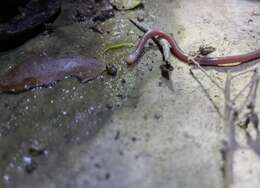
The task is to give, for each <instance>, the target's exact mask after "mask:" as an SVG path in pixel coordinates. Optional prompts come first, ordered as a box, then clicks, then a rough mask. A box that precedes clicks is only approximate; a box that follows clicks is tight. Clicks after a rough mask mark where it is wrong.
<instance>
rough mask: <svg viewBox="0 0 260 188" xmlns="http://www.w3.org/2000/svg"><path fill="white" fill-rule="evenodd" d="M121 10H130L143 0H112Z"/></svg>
mask: <svg viewBox="0 0 260 188" xmlns="http://www.w3.org/2000/svg"><path fill="white" fill-rule="evenodd" d="M111 3H112V4H113V5H114V6H115V7H116V8H117V9H119V10H130V9H134V8H136V7H137V6H139V5H140V4H141V3H142V1H141V0H112V2H111Z"/></svg>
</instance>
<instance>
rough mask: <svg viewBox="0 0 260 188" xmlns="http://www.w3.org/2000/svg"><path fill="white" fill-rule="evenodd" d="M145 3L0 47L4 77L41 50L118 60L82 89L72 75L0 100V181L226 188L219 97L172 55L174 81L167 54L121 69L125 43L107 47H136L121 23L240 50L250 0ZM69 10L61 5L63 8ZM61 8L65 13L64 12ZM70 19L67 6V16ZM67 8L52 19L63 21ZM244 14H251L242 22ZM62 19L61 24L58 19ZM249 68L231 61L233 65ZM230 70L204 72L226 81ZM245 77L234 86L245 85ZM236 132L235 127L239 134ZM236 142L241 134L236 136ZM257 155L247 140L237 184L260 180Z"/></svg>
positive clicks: (248, 35)
mask: <svg viewBox="0 0 260 188" xmlns="http://www.w3.org/2000/svg"><path fill="white" fill-rule="evenodd" d="M143 3H144V7H145V8H144V10H142V9H136V10H132V11H125V12H124V11H121V12H116V13H115V17H114V18H112V19H110V20H107V21H105V22H104V23H101V24H100V26H99V27H100V29H101V30H102V31H104V33H103V34H99V33H96V32H93V31H92V30H91V29H88V28H89V27H88V24H84V23H79V24H67V25H66V24H64V26H60V27H59V28H57V29H56V30H55V31H54V32H53V33H50V34H48V33H44V34H41V35H39V36H37V37H35V38H33V39H32V40H30V41H28V42H27V43H26V44H24V45H23V46H21V47H19V48H17V49H15V50H12V51H9V52H5V53H2V54H1V57H0V62H2V63H1V64H0V73H1V74H2V73H4V72H5V71H7V70H8V69H10V68H11V67H12V66H14V65H15V64H18V63H19V62H23V61H29V60H30V59H31V58H34V57H37V56H45V55H48V56H53V57H64V56H69V55H77V54H79V55H82V56H85V57H89V56H91V57H97V58H99V59H102V60H103V61H105V62H106V63H107V64H115V65H116V66H117V67H118V74H117V76H115V77H112V76H109V75H107V74H104V75H103V76H101V77H100V78H99V79H96V80H94V81H91V82H88V83H86V84H80V83H79V82H78V81H77V80H75V79H73V78H68V79H66V80H64V81H61V82H58V83H57V84H56V85H55V86H53V87H49V88H39V89H35V90H33V91H30V92H25V93H22V94H19V95H10V94H1V95H0V101H1V102H0V109H1V115H0V118H1V119H0V159H1V160H0V187H19V188H20V187H21V188H23V187H24V188H28V187H43V188H44V187H48V188H49V187H50V188H52V187H53V188H59V187H67V188H72V187H73V188H75V187H79V188H82V187H93V188H94V187H95V188H96V187H99V188H103V187H113V188H121V187H122V188H123V187H124V188H128V187H140V188H146V187H149V188H150V187H165V188H166V187H167V188H168V187H174V188H175V187H176V188H179V187H181V188H182V187H194V188H196V187H198V188H204V187H205V188H208V187H221V186H223V177H222V172H221V167H222V165H223V162H222V160H221V154H220V149H221V148H222V141H223V139H225V136H226V134H225V129H224V124H223V120H222V118H221V117H220V115H219V114H218V113H217V112H216V109H215V108H214V106H213V105H212V101H213V102H214V103H215V104H216V105H218V106H219V107H220V109H222V108H223V106H224V102H223V96H222V93H221V92H220V91H219V90H218V89H217V88H215V87H214V85H213V84H212V83H211V82H209V80H208V79H207V78H206V77H205V76H204V75H203V74H201V72H200V71H199V70H195V72H196V75H197V76H198V77H199V78H200V80H201V82H202V83H203V86H204V87H205V88H206V90H207V91H208V92H209V95H210V96H211V97H210V99H209V98H208V97H207V96H206V94H205V92H204V91H203V89H202V88H201V86H200V85H199V84H198V82H197V81H196V80H195V79H194V78H193V77H192V76H191V75H190V73H189V69H190V67H189V66H187V65H185V64H183V63H181V62H179V61H177V60H176V59H174V58H172V63H173V66H174V71H173V73H172V75H171V80H170V81H168V80H165V79H164V78H162V76H161V74H160V69H159V66H160V65H161V64H162V57H161V54H160V53H159V52H158V50H153V49H150V50H147V52H146V53H145V55H144V56H143V58H142V60H141V61H140V62H139V64H137V65H135V66H133V67H127V66H126V64H125V62H124V58H125V57H126V56H127V54H128V53H129V52H130V51H131V49H119V50H115V51H112V52H107V53H104V49H106V47H107V46H108V45H110V44H112V43H114V42H118V41H129V42H131V41H132V42H136V41H137V40H138V36H141V35H142V33H141V32H140V31H138V30H137V29H136V28H135V27H134V26H133V25H131V24H130V23H129V21H128V18H129V17H131V18H136V16H137V15H138V14H143V15H144V18H145V19H144V23H145V24H147V25H149V26H150V27H157V28H161V29H162V30H164V31H167V32H169V33H173V34H174V35H175V36H176V40H177V41H178V42H179V44H180V46H181V47H182V48H183V49H185V51H187V52H189V51H194V50H195V51H196V50H197V49H198V47H199V46H200V45H201V44H209V45H212V46H214V47H216V48H217V51H216V52H215V53H214V55H227V54H232V53H233V54H235V53H243V52H245V51H250V50H252V49H255V48H257V47H258V44H259V37H260V36H259V35H260V34H259V29H260V28H259V27H260V17H252V16H251V11H252V10H254V9H257V8H258V7H260V6H259V5H260V4H259V2H257V1H244V0H236V1H235V0H229V1H225V0H221V1H213V0H206V1H205V0H204V1H202V0H195V1H188V0H180V1H179V0H174V1H170V0H163V1H153V0H146V1H143ZM65 9H68V7H65ZM65 12H67V11H65ZM64 14H65V13H64ZM66 16H67V15H66V14H65V15H61V17H60V18H59V19H58V21H57V22H60V23H62V24H63V23H66V20H65V21H64V19H66ZM249 20H250V21H249ZM62 24H61V25H62ZM253 66H255V63H254V62H253V63H250V64H249V65H245V66H239V67H234V68H231V69H230V70H231V71H232V72H238V71H240V70H244V69H246V68H248V67H253ZM226 71H227V69H226V68H218V69H208V72H209V74H210V75H212V76H213V77H214V78H216V79H217V80H218V81H219V82H220V83H222V84H224V81H225V75H226ZM246 81H247V77H246V76H244V77H242V78H240V79H239V80H238V84H237V85H236V86H235V87H234V90H239V89H240V88H242V87H243V83H245V82H246ZM238 134H239V135H240V137H242V135H243V132H242V130H241V131H240V132H239V133H238ZM242 140H243V139H242ZM259 164H260V163H259V158H258V157H257V156H256V155H255V154H254V153H253V152H252V151H251V150H250V149H249V148H246V147H244V148H243V149H241V150H238V152H237V153H236V155H235V182H234V187H258V186H259V185H260V179H259V177H260V176H259V174H260V167H258V166H259Z"/></svg>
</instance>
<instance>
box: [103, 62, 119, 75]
mask: <svg viewBox="0 0 260 188" xmlns="http://www.w3.org/2000/svg"><path fill="white" fill-rule="evenodd" d="M106 69H107V73H108V74H109V75H111V76H116V75H117V67H116V66H115V65H114V64H112V65H107V66H106Z"/></svg>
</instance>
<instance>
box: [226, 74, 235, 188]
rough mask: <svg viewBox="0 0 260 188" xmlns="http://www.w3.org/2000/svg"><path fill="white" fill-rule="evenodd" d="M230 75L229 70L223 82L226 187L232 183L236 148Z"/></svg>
mask: <svg viewBox="0 0 260 188" xmlns="http://www.w3.org/2000/svg"><path fill="white" fill-rule="evenodd" d="M230 89H231V75H230V72H228V73H227V78H226V84H225V124H226V128H227V135H228V142H227V148H226V160H225V161H224V162H225V164H224V172H225V178H226V179H225V180H226V181H225V182H226V185H225V186H226V187H227V188H228V187H230V185H231V184H232V183H233V179H234V174H233V160H234V152H235V150H236V145H237V144H236V139H235V134H236V130H235V123H234V122H235V119H236V115H235V111H234V110H233V108H232V106H230V104H231V103H230V101H231V99H230V98H231V92H230Z"/></svg>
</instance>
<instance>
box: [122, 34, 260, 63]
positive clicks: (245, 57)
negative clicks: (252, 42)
mask: <svg viewBox="0 0 260 188" xmlns="http://www.w3.org/2000/svg"><path fill="white" fill-rule="evenodd" d="M153 37H159V38H163V39H165V40H167V41H168V43H169V44H170V46H171V52H172V54H173V55H174V56H175V57H176V58H178V59H179V60H180V61H182V62H185V63H190V61H189V58H190V56H189V55H188V54H186V53H185V52H183V51H182V50H181V49H180V48H179V46H178V44H177V42H176V41H175V39H174V38H173V37H171V36H170V35H169V34H167V33H165V32H162V31H159V30H150V31H148V32H146V33H145V34H144V36H143V37H142V39H141V40H140V41H139V43H138V45H137V47H136V49H135V50H134V52H133V53H131V54H130V55H129V56H128V58H127V60H126V61H127V63H128V64H133V63H135V62H137V61H138V60H139V58H140V57H141V55H142V52H143V49H144V45H145V43H146V42H147V41H148V40H149V39H150V38H153ZM258 58H260V49H258V50H255V51H253V52H250V53H246V54H242V55H234V56H225V57H206V56H204V57H196V58H195V61H197V62H198V63H199V64H200V65H204V66H235V65H239V64H242V63H246V62H249V61H252V60H255V59H258Z"/></svg>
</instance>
